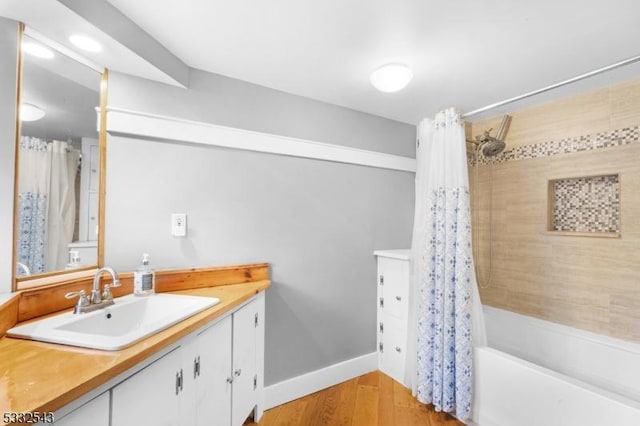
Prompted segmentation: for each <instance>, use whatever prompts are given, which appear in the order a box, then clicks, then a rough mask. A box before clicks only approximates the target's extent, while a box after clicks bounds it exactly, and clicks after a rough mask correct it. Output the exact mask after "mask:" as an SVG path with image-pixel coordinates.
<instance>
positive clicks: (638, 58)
mask: <svg viewBox="0 0 640 426" xmlns="http://www.w3.org/2000/svg"><path fill="white" fill-rule="evenodd" d="M638 61H640V55H638V56H634V57H632V58H629V59H625V60H623V61H620V62H616V63H615V64H611V65H607V66H606V67H602V68H598V69H596V70H594V71H590V72H588V73H585V74H581V75H578V76H576V77H572V78H570V79H567V80H563V81H560V82H558V83H554V84H551V85H549V86H546V87H543V88H541V89H538V90H534V91H531V92H527V93H525V94H522V95H519V96H514V97H513V98H509V99H505V100H504V101H500V102H496V103H494V104H490V105H487V106H484V107H482V108H478V109H475V110H473V111H469V112H467V113H466V114H462V118H467V117H471V116H472V115H476V114H480V113H481V112H485V111H489V110H491V109H494V108H498V107H501V106H503V105H507V104H510V103H513V102H517V101H520V100H522V99H526V98H530V97H532V96H535V95H539V94H541V93H544V92H548V91H550V90H553V89H557V88H558V87H562V86H566V85H568V84H571V83H575V82H576V81H580V80H584V79H585V78H589V77H593V76H594V75H598V74H602V73H604V72H607V71H610V70H613V69H616V68H620V67H623V66H625V65H631V64H633V63H634V62H638Z"/></svg>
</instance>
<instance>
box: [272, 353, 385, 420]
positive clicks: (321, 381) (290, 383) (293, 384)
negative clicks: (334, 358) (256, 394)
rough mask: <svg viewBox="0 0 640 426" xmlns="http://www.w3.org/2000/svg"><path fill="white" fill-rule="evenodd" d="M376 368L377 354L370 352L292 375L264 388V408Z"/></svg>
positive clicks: (283, 402) (280, 403)
mask: <svg viewBox="0 0 640 426" xmlns="http://www.w3.org/2000/svg"><path fill="white" fill-rule="evenodd" d="M377 369H378V354H377V353H376V352H372V353H370V354H367V355H362V356H359V357H357V358H352V359H349V360H346V361H342V362H339V363H337V364H333V365H330V366H329V367H325V368H321V369H320V370H316V371H312V372H310V373H306V374H303V375H301V376H297V377H293V378H291V379H287V380H284V381H282V382H279V383H276V384H273V385H271V386H267V387H265V389H264V404H265V407H264V408H265V410H268V409H269V408H273V407H276V406H278V405H282V404H285V403H287V402H289V401H293V400H294V399H298V398H301V397H303V396H305V395H309V394H311V393H314V392H318V391H320V390H322V389H326V388H328V387H331V386H334V385H337V384H338V383H342V382H345V381H347V380H350V379H353V378H354V377H358V376H361V375H363V374H366V373H370V372H372V371H375V370H377Z"/></svg>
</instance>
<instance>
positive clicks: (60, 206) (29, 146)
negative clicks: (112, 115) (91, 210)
mask: <svg viewBox="0 0 640 426" xmlns="http://www.w3.org/2000/svg"><path fill="white" fill-rule="evenodd" d="M79 161H80V153H79V151H78V150H76V149H74V148H73V147H71V145H70V144H68V143H67V142H62V141H55V140H54V141H51V142H47V141H44V140H42V139H38V138H33V137H22V138H21V139H20V153H19V165H18V170H19V178H18V238H17V247H16V250H17V262H18V263H19V264H20V265H21V267H20V268H17V270H16V273H17V276H21V275H25V271H27V270H29V271H30V273H32V274H37V273H42V272H46V271H51V270H59V269H64V267H65V265H66V263H67V261H68V257H67V256H68V255H67V252H68V245H69V243H70V242H71V241H72V239H73V230H74V224H75V215H76V196H75V190H74V188H75V184H74V182H75V179H76V174H77V172H78V166H79ZM25 266H26V268H25Z"/></svg>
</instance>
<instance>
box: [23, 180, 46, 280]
mask: <svg viewBox="0 0 640 426" xmlns="http://www.w3.org/2000/svg"><path fill="white" fill-rule="evenodd" d="M46 214H47V196H46V195H44V194H34V193H32V192H20V193H18V215H19V222H18V262H20V263H22V264H23V265H26V266H27V267H28V268H29V270H30V271H31V273H32V274H37V273H41V272H44V271H45V260H44V259H45V257H44V255H45V251H46V248H47V247H46V237H45V234H46V229H47V224H46V222H47V221H46ZM18 272H22V271H21V270H20V269H18Z"/></svg>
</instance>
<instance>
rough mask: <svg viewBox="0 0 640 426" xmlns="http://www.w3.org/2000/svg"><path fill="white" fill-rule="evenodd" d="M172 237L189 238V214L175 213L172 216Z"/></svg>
mask: <svg viewBox="0 0 640 426" xmlns="http://www.w3.org/2000/svg"><path fill="white" fill-rule="evenodd" d="M171 235H173V236H174V237H186V236H187V214H186V213H173V214H172V215H171Z"/></svg>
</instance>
